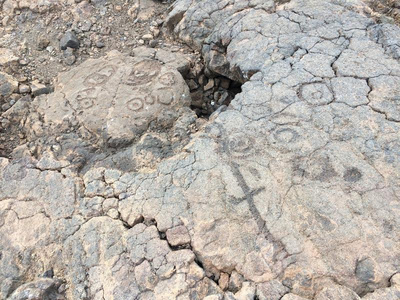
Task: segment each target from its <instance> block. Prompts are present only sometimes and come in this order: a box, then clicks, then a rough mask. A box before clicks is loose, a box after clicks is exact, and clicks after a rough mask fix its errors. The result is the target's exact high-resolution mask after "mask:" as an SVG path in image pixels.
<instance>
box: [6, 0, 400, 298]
mask: <svg viewBox="0 0 400 300" xmlns="http://www.w3.org/2000/svg"><path fill="white" fill-rule="evenodd" d="M359 5H361V4H360V3H359V2H358V1H351V4H349V2H348V1H328V0H324V1H321V0H318V1H316V0H309V1H301V0H293V1H291V2H289V3H288V4H285V5H274V4H273V3H272V1H233V0H232V1H229V0H226V1H212V0H206V1H197V0H177V1H176V2H175V4H174V8H173V10H172V12H171V15H170V16H169V19H168V20H169V21H168V24H173V26H174V27H175V34H176V35H177V36H178V37H180V38H182V39H184V40H185V41H187V42H190V43H192V44H193V45H194V46H195V47H197V48H198V49H202V51H203V54H204V56H205V59H206V63H207V64H208V67H209V68H210V69H211V70H212V71H214V72H217V73H219V74H221V75H224V76H227V77H229V78H231V79H234V80H239V81H241V82H244V84H243V86H242V92H241V93H240V94H238V95H237V96H236V98H235V99H234V100H233V101H232V103H231V104H230V106H229V108H228V109H227V110H225V111H221V112H219V113H218V114H215V115H213V116H212V117H211V118H210V121H209V122H208V123H207V124H206V125H205V126H204V128H203V129H202V130H200V131H199V132H198V133H196V134H193V135H192V136H190V137H187V138H186V139H184V141H185V142H183V141H182V139H178V143H179V144H181V145H182V144H184V146H182V147H181V148H179V147H178V149H179V151H173V150H171V151H169V150H167V152H169V153H170V154H169V155H165V156H163V155H162V151H163V149H165V147H166V145H170V146H171V149H172V148H173V146H172V144H173V136H175V134H177V135H179V133H180V132H182V131H185V129H186V130H187V128H188V126H189V125H190V124H191V123H192V121H193V119H192V115H191V114H190V113H189V112H188V111H187V110H186V109H185V108H187V105H188V101H187V99H186V96H185V95H188V94H186V91H187V89H188V88H187V87H186V85H185V84H184V82H183V79H182V78H181V77H180V76H181V75H180V74H179V72H178V71H176V68H177V66H176V65H175V66H174V67H172V65H170V66H168V63H164V64H162V63H161V62H160V61H159V60H157V59H154V58H153V59H148V58H145V57H140V55H136V56H135V57H133V58H126V57H123V58H122V57H121V56H120V54H117V53H115V52H113V53H111V54H109V55H108V56H107V57H106V58H104V59H101V60H95V61H93V60H92V61H88V62H87V63H84V64H82V65H81V66H79V67H77V68H75V69H74V70H73V71H70V72H68V73H64V74H61V75H60V77H59V83H58V85H57V86H56V88H55V92H54V93H53V94H51V95H48V96H41V97H38V98H36V99H35V100H34V101H33V104H32V105H31V106H30V109H31V110H30V111H29V112H28V114H27V117H26V119H25V125H24V126H25V130H26V131H27V133H28V134H29V139H30V140H31V141H32V143H35V144H38V142H40V139H45V140H46V139H47V142H43V145H44V146H46V145H47V146H49V147H44V146H43V147H36V148H35V149H34V151H33V150H32V149H30V145H27V146H26V149H25V148H23V149H19V150H18V151H19V157H21V158H20V159H14V160H8V159H1V160H0V208H1V209H0V251H1V252H0V253H1V255H0V299H6V298H7V297H10V295H14V294H17V295H19V293H20V292H21V290H26V291H27V293H28V292H29V291H30V290H31V289H35V290H36V291H37V292H38V293H40V292H42V291H43V290H44V291H48V289H50V290H53V288H46V287H43V288H38V284H37V283H36V281H37V280H38V277H39V276H40V275H41V274H43V273H44V272H46V271H47V270H49V269H52V270H54V282H56V280H58V279H60V280H62V281H64V282H65V285H64V288H61V287H60V288H58V290H57V293H60V294H63V296H64V297H65V298H66V299H254V298H255V297H258V299H271V300H275V299H318V300H325V299H398V297H399V278H398V274H399V271H400V270H399V266H400V259H399V257H400V247H399V244H400V221H399V220H400V200H399V199H400V174H399V170H400V134H399V133H400V120H399V116H398V114H399V105H398V98H399V97H400V91H399V90H398V80H400V63H399V61H398V58H397V57H396V55H395V52H394V51H393V47H391V46H393V45H396V44H400V41H398V40H396V35H395V34H393V35H389V33H388V32H390V30H389V29H387V28H383V26H381V25H376V24H375V23H374V22H373V21H372V20H371V19H369V18H367V17H365V16H363V15H361V14H359V13H358V12H357V11H356V10H357V8H358V6H359ZM200 8H201V9H200ZM173 26H172V27H173ZM377 31H379V32H380V33H381V36H379V38H377V35H376V32H377ZM382 35H383V36H386V38H383V37H382ZM132 66H133V67H132ZM137 66H140V68H138V67H137ZM132 68H133V70H132ZM154 69H156V70H158V72H154V71H153V70H154ZM166 74H172V75H174V76H173V78H174V80H172V79H171V78H172V75H171V76H166ZM85 84H86V85H88V86H85ZM165 87H168V91H165V90H164V89H165ZM160 90H161V91H162V92H161V93H160V92H159V91H160ZM131 97H133V98H131ZM139 99H140V101H139ZM147 99H153V101H151V100H149V101H150V102H151V103H149V102H148V101H146V100H147ZM133 100H135V101H136V100H138V101H136V102H135V101H133ZM139 102H140V103H141V104H139ZM164 102H165V103H164ZM166 102H168V103H167V104H168V105H166ZM164 107H167V109H168V111H171V114H172V115H176V116H177V117H173V118H172V120H173V121H168V120H165V119H162V120H165V122H162V120H160V118H159V117H158V116H160V115H162V116H164V117H165V116H167V115H169V113H166V112H164V113H161V112H162V109H163V108H164ZM143 108H148V110H146V109H145V110H143V111H141V110H140V109H143ZM16 109H17V108H16ZM132 109H133V110H132ZM128 111H129V112H128ZM130 111H131V112H130ZM8 113H9V114H12V113H15V111H14V112H13V111H12V109H11V111H10V112H8ZM178 116H179V117H178ZM138 119H140V122H137V120H138ZM166 119H168V118H166ZM114 121H116V122H115V123H114ZM153 121H156V123H158V124H160V125H161V126H159V127H158V128H163V129H164V131H167V132H168V133H166V134H165V135H163V134H162V133H158V132H157V130H156V129H155V128H157V126H155V127H153V126H152V122H153ZM79 132H81V133H80V136H78V133H79ZM83 133H85V134H83ZM181 135H184V133H181ZM52 136H54V141H58V144H56V143H55V144H51V143H50V140H51V138H50V137H52ZM78 137H79V138H78ZM75 139H76V141H75V142H76V143H75V144H74V143H73V141H74V140H75ZM67 141H69V142H67ZM85 143H86V144H85ZM168 143H169V144H168ZM57 145H59V146H58V147H61V148H62V149H63V150H62V151H61V152H62V153H63V154H62V155H58V153H57V149H58V148H57ZM60 145H61V146H60ZM71 145H72V147H68V146H71ZM85 145H89V146H88V147H86V146H85ZM120 145H125V146H126V145H128V146H127V147H126V148H122V147H120ZM85 147H86V148H85ZM90 147H92V148H94V150H90V149H89V148H90ZM108 147H111V148H113V151H112V152H108V150H109V149H108ZM182 148H183V149H182ZM82 149H83V150H82ZM85 149H89V150H87V151H92V153H93V155H92V156H91V157H89V156H88V157H87V158H86V159H87V160H86V161H85V162H81V163H80V165H79V166H80V168H79V169H78V170H76V169H73V168H71V166H72V165H73V163H74V162H73V159H76V158H77V157H78V154H79V153H80V151H84V150H85ZM149 149H151V150H149ZM67 150H68V151H71V155H70V157H69V156H68V155H66V153H67ZM85 151H86V150H85ZM96 151H97V152H96ZM61 152H60V153H61ZM99 152H100V153H99ZM82 155H83V156H85V154H82ZM102 155H103V156H102ZM140 155H143V156H140ZM22 157H23V158H22ZM155 157H156V159H155ZM157 157H158V158H157ZM139 160H140V161H141V162H139ZM132 161H133V162H134V165H135V167H132V168H131V167H126V168H125V169H124V168H123V165H129V163H131V162H132ZM137 166H140V167H139V168H138V167H137ZM228 278H229V280H228ZM32 282H33V283H32ZM23 284H28V285H27V286H25V285H23ZM52 284H54V285H53V286H55V284H56V283H52ZM57 284H58V283H57ZM57 297H58V296H57ZM16 299H24V298H21V297H20V298H16Z"/></svg>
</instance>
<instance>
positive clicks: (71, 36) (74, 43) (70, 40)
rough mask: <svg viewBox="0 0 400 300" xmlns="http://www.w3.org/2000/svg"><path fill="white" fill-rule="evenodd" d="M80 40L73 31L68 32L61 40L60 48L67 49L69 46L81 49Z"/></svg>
mask: <svg viewBox="0 0 400 300" xmlns="http://www.w3.org/2000/svg"><path fill="white" fill-rule="evenodd" d="M79 47H80V42H79V40H78V38H77V37H76V35H75V33H73V32H72V31H68V32H66V33H65V34H64V35H63V37H62V38H61V40H60V49H61V50H66V49H67V48H73V49H79Z"/></svg>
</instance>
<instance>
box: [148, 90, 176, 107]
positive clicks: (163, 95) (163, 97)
mask: <svg viewBox="0 0 400 300" xmlns="http://www.w3.org/2000/svg"><path fill="white" fill-rule="evenodd" d="M152 96H154V97H155V98H156V99H157V102H158V103H160V104H163V105H170V104H171V103H172V102H174V100H175V93H174V91H173V90H171V89H170V88H161V89H158V90H156V91H154V92H153V94H152Z"/></svg>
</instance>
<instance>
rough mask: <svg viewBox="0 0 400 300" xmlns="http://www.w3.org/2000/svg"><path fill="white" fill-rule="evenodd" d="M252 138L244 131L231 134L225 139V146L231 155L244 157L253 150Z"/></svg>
mask: <svg viewBox="0 0 400 300" xmlns="http://www.w3.org/2000/svg"><path fill="white" fill-rule="evenodd" d="M254 143H255V141H254V139H253V138H252V137H250V136H249V135H248V134H246V133H244V132H238V133H234V134H233V135H231V136H230V137H229V138H228V140H227V143H226V144H227V148H228V151H229V153H230V154H231V155H233V156H236V157H246V156H249V155H251V154H253V153H254V152H255V148H254Z"/></svg>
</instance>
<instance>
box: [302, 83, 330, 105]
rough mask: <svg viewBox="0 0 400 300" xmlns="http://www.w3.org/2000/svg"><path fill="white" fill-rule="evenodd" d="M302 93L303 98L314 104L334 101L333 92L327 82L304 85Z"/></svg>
mask: <svg viewBox="0 0 400 300" xmlns="http://www.w3.org/2000/svg"><path fill="white" fill-rule="evenodd" d="M300 94H301V96H302V99H304V101H306V102H307V103H308V104H310V105H312V106H315V105H326V104H329V103H331V102H332V101H333V95H332V92H331V91H330V89H329V88H328V86H327V85H326V84H325V83H311V84H306V85H303V86H302V87H301V89H300Z"/></svg>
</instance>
